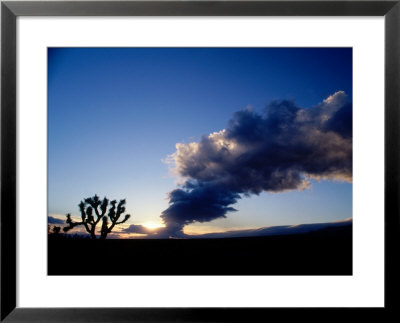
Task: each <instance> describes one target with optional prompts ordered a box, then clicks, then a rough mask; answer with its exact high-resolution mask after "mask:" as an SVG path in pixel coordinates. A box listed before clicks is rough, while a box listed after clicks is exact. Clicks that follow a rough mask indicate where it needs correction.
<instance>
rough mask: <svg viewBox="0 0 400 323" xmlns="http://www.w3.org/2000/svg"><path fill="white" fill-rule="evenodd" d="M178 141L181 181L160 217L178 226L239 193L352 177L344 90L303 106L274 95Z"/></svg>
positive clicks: (225, 205) (225, 208)
mask: <svg viewBox="0 0 400 323" xmlns="http://www.w3.org/2000/svg"><path fill="white" fill-rule="evenodd" d="M176 148H177V151H176V152H175V153H174V154H173V155H172V156H171V159H172V160H173V162H174V166H175V172H176V173H177V174H178V175H179V176H181V177H184V178H186V182H185V183H184V184H183V185H181V187H180V188H178V189H175V190H173V191H172V192H170V193H169V199H170V201H169V202H170V206H169V207H168V209H166V210H165V211H164V212H163V213H162V215H161V217H162V218H163V220H164V223H165V224H166V225H167V229H168V228H169V229H170V230H169V231H170V232H180V233H181V232H182V228H183V226H185V225H187V224H190V223H193V222H205V221H211V220H213V219H217V218H221V217H225V216H226V213H227V212H229V211H234V210H235V209H233V208H232V207H231V206H230V205H232V204H234V203H236V202H237V200H238V199H240V196H241V195H249V194H259V193H261V192H263V191H267V192H284V191H288V190H303V189H306V188H308V187H309V186H310V185H311V182H310V179H316V180H320V179H327V180H339V181H347V182H351V180H352V104H351V103H349V102H347V96H346V94H345V93H344V92H342V91H339V92H337V93H335V94H334V95H332V96H330V97H328V98H327V99H326V100H324V101H323V102H322V103H320V104H319V105H317V106H315V107H312V108H307V109H302V108H300V107H297V106H296V105H295V103H294V102H293V101H274V102H272V103H271V104H270V105H269V106H268V107H267V108H266V109H265V111H264V113H263V114H259V113H256V112H254V111H252V110H251V109H246V110H243V111H239V112H237V113H235V114H234V116H233V118H232V119H231V120H230V121H229V123H228V127H227V128H226V129H224V130H222V131H219V132H215V133H212V134H210V135H208V136H203V137H202V138H201V140H200V141H199V142H192V143H189V144H177V145H176Z"/></svg>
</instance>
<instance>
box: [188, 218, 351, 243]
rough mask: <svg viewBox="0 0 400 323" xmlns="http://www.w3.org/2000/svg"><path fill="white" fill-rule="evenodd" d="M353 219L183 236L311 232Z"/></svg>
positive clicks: (200, 236)
mask: <svg viewBox="0 0 400 323" xmlns="http://www.w3.org/2000/svg"><path fill="white" fill-rule="evenodd" d="M352 224H353V219H352V218H349V219H346V220H342V221H337V222H328V223H311V224H296V225H279V226H272V227H262V228H257V229H247V230H233V231H226V232H216V233H205V234H200V235H185V238H195V239H199V238H200V239H203V238H207V239H214V238H241V237H262V236H275V235H291V234H301V233H308V232H313V231H317V230H321V229H327V228H337V227H342V226H351V225H352Z"/></svg>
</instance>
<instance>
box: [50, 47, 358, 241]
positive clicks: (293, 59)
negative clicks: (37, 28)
mask: <svg viewBox="0 0 400 323" xmlns="http://www.w3.org/2000/svg"><path fill="white" fill-rule="evenodd" d="M351 113H352V50H351V48H49V49H48V212H49V216H51V217H53V218H57V219H63V220H64V219H65V214H66V213H71V214H72V215H73V216H78V215H79V208H78V204H79V202H80V201H81V200H83V199H84V198H87V197H91V196H93V195H94V194H97V195H99V196H100V197H101V198H103V197H104V196H107V197H108V198H110V199H116V200H120V199H126V209H127V210H126V211H127V213H129V214H131V218H130V219H129V220H128V221H127V222H126V223H125V224H124V225H121V226H122V229H124V230H125V233H126V234H123V235H121V237H131V236H134V234H136V233H138V232H139V231H140V230H134V228H139V227H136V226H144V227H145V228H154V227H161V226H166V227H167V228H170V229H168V231H169V232H170V233H171V232H175V233H177V232H181V233H183V232H184V233H186V234H201V233H209V232H222V231H227V230H233V229H247V228H257V227H266V226H274V225H290V224H301V223H323V222H332V221H338V220H343V219H346V218H349V217H351V216H352V184H351V178H352V176H351V173H352V168H351V165H352V160H351V156H352V133H351V120H352V119H351ZM349 124H350V128H349ZM349 129H350V130H349ZM271 174H272V175H271ZM199 203H200V204H201V205H200V206H199ZM207 203H208V204H207ZM130 225H134V226H132V227H131V230H129V228H130V227H129V226H130ZM122 229H121V230H122ZM141 229H142V231H143V227H141Z"/></svg>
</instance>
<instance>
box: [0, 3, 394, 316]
mask: <svg viewBox="0 0 400 323" xmlns="http://www.w3.org/2000/svg"><path fill="white" fill-rule="evenodd" d="M19 16H384V19H385V306H384V308H340V309H338V308H324V309H321V308H319V309H316V308H101V309H98V308H51V309H50V308H18V307H16V299H17V285H16V270H17V267H16V266H17V265H16V239H17V237H16V220H17V219H16V189H17V181H16V162H17V159H16V134H17V129H16V81H17V80H16V37H17V32H16V19H17V17H19ZM399 63H400V1H399V0H395V1H386V0H381V1H329V0H328V1H321V0H318V1H273V0H272V1H268V0H264V1H65V2H64V1H42V2H39V1H2V3H1V318H0V319H1V321H5V322H31V321H32V322H86V321H87V322H89V321H90V322H91V321H96V322H167V321H168V322H171V321H173V322H205V321H209V322H222V321H226V322H233V321H240V322H251V321H254V320H257V321H258V320H259V319H256V318H257V317H259V318H264V319H265V320H267V319H270V318H271V315H274V316H275V315H278V316H279V320H286V319H288V318H289V317H290V318H293V317H296V319H301V318H302V317H303V318H305V317H307V319H308V321H310V320H312V319H313V318H314V319H315V320H319V321H321V320H322V321H323V319H322V317H328V318H329V319H343V315H346V316H347V315H349V314H354V312H357V313H358V314H359V315H365V316H368V318H369V319H376V320H378V319H379V320H380V321H382V319H383V317H384V316H386V315H387V314H389V313H390V314H391V315H393V314H394V312H397V309H398V307H399V297H398V296H397V295H398V294H399V293H398V291H399V287H400V285H399V273H400V266H399V261H398V260H399V259H398V258H399V246H400V243H399V242H400V241H399V231H400V219H399V201H400V199H399V197H400V195H399V180H400V168H399V161H400V160H399V159H400V158H399V157H400V149H399V148H400V144H399V130H398V129H399V121H400V64H399ZM83 305H84V304H83ZM264 319H261V320H262V321H263V320H264Z"/></svg>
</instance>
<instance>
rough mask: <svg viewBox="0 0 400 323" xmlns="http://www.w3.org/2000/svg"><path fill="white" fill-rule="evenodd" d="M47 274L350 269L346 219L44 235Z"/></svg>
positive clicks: (349, 230)
mask: <svg viewBox="0 0 400 323" xmlns="http://www.w3.org/2000/svg"><path fill="white" fill-rule="evenodd" d="M48 242H49V243H48V274H49V275H351V274H352V225H351V224H348V225H343V226H338V227H330V228H324V229H320V230H317V231H313V232H308V233H300V234H290V235H275V236H262V237H243V238H215V239H110V240H90V239H63V238H52V237H51V236H49V241H48Z"/></svg>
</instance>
